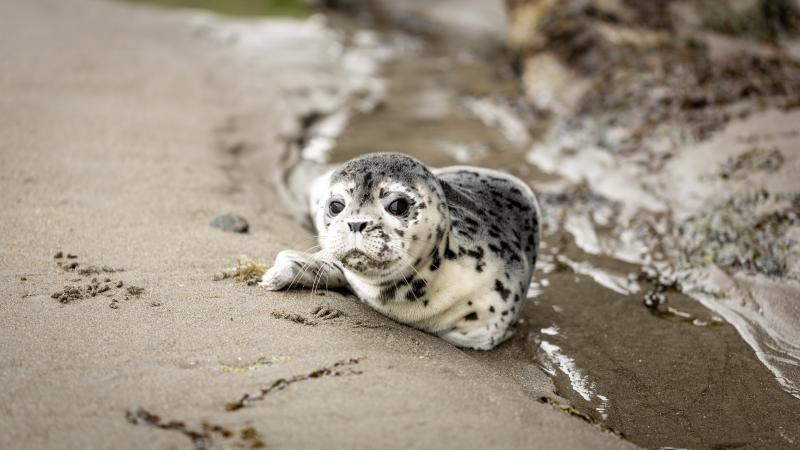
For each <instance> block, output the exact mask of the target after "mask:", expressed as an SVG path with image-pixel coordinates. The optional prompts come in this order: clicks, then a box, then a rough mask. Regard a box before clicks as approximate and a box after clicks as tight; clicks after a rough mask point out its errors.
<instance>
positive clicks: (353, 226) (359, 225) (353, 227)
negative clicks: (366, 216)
mask: <svg viewBox="0 0 800 450" xmlns="http://www.w3.org/2000/svg"><path fill="white" fill-rule="evenodd" d="M347 225H348V226H349V227H350V231H352V232H353V233H360V232H362V231H364V229H366V228H367V222H348V223H347Z"/></svg>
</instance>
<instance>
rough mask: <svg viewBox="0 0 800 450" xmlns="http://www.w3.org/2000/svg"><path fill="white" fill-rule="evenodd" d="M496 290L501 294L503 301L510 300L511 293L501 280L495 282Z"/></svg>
mask: <svg viewBox="0 0 800 450" xmlns="http://www.w3.org/2000/svg"><path fill="white" fill-rule="evenodd" d="M494 290H495V291H497V292H498V293H499V294H500V298H502V299H503V301H506V300H508V296H509V295H511V291H510V290H508V289H506V287H505V285H503V283H502V282H501V281H500V280H494Z"/></svg>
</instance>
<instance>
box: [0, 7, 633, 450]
mask: <svg viewBox="0 0 800 450" xmlns="http://www.w3.org/2000/svg"><path fill="white" fill-rule="evenodd" d="M216 20H217V19H214V18H209V17H207V16H198V15H194V14H193V13H185V12H166V11H162V10H155V9H148V8H138V7H131V6H126V5H123V4H117V3H106V2H100V1H92V0H75V1H73V2H69V4H66V3H64V2H60V1H54V0H39V1H35V2H31V1H22V0H19V1H5V2H2V3H1V4H0V54H2V55H4V61H3V70H2V71H0V94H1V95H0V167H1V169H0V205H1V206H2V210H3V213H2V220H1V221H0V227H1V231H2V232H1V233H0V248H2V253H0V284H1V285H2V291H3V293H4V299H3V302H2V305H0V341H2V342H3V344H4V345H2V347H0V384H2V386H3V387H4V389H3V390H2V392H0V429H2V432H0V447H2V448H4V449H16V448H37V449H39V448H60V449H63V448H75V449H86V448H108V447H113V448H142V447H147V448H193V447H194V448H202V447H203V446H208V445H214V446H226V447H227V446H244V447H253V448H254V447H259V446H260V445H266V446H267V447H271V448H277V447H291V448H305V447H316V446H319V445H320V444H323V445H325V446H330V447H339V448H343V447H347V448H375V447H381V448H401V447H403V448H409V447H411V448H430V447H434V446H441V444H442V443H443V442H444V443H446V445H447V446H450V447H458V448H487V447H503V448H531V447H538V448H577V447H592V448H621V447H632V445H631V444H629V443H628V442H626V441H623V440H620V439H618V438H617V437H615V436H613V435H611V434H609V433H604V432H599V431H598V430H597V429H595V427H593V426H592V425H590V424H587V423H585V422H583V421H581V420H579V419H576V418H574V417H570V416H569V415H567V414H563V413H562V412H561V411H559V410H556V409H554V408H552V407H551V406H549V405H547V404H543V403H541V402H540V401H539V400H538V399H539V398H540V397H542V396H551V397H554V398H556V397H555V395H554V394H553V392H554V387H553V385H552V384H551V382H550V380H549V378H547V377H546V376H545V375H544V373H543V372H542V371H541V370H540V369H539V368H538V367H537V366H536V363H535V362H534V361H533V360H528V359H524V358H521V357H520V354H518V353H515V352H516V350H515V347H513V346H508V347H506V348H504V349H501V350H500V351H498V352H496V353H492V354H474V353H472V352H463V351H461V350H458V349H456V348H454V347H452V346H450V345H448V344H446V343H444V342H442V341H440V340H438V339H436V338H434V337H432V336H429V335H426V334H424V333H420V332H417V331H414V330H411V329H409V328H407V327H404V326H401V325H398V324H395V323H393V322H391V321H390V320H388V319H386V318H384V317H381V316H379V315H378V314H376V313H374V312H373V311H371V310H369V309H368V308H367V307H365V306H362V305H360V304H358V303H357V302H355V301H353V299H351V298H345V297H343V296H341V295H339V294H335V293H324V295H322V294H316V293H315V294H313V295H312V293H310V292H296V293H268V292H265V291H262V290H260V289H257V288H255V287H250V286H247V285H245V284H243V283H237V282H235V281H232V280H223V281H218V282H215V281H212V279H211V276H212V274H213V273H215V272H217V271H219V270H220V269H221V268H225V267H228V266H230V265H232V264H233V262H234V261H235V260H236V257H237V256H238V255H240V254H248V255H251V256H253V257H256V258H258V259H261V260H267V261H268V260H271V258H272V257H273V256H274V255H275V254H276V253H277V252H278V251H279V250H281V249H284V248H290V247H291V248H298V247H302V246H304V245H306V246H310V245H311V243H310V242H308V236H307V235H306V234H305V233H304V232H303V231H302V230H300V229H299V228H298V227H297V226H296V222H295V221H294V219H293V218H292V216H291V214H289V213H288V212H287V211H286V209H285V208H284V207H283V206H282V204H281V201H280V199H279V195H278V191H279V190H280V186H278V185H279V183H280V178H279V177H278V174H277V173H276V172H277V171H276V170H275V168H276V167H278V166H279V165H280V161H281V157H282V155H283V152H284V150H285V143H286V134H285V133H284V128H283V126H284V125H285V124H286V123H287V121H288V122H290V123H292V124H295V125H296V122H297V120H298V118H299V117H301V116H302V115H303V113H305V112H307V103H308V102H309V101H310V100H309V96H311V95H315V94H314V93H315V92H325V91H326V90H327V89H328V88H329V87H330V86H335V85H336V83H339V82H340V81H341V80H339V79H337V76H338V75H339V73H338V72H337V70H338V69H337V68H336V65H335V64H334V63H335V60H334V61H331V59H330V58H328V57H326V56H325V55H328V52H327V47H326V45H327V44H328V43H329V42H330V39H329V38H330V36H329V35H328V34H326V32H325V31H324V30H323V29H321V28H320V26H318V25H315V24H314V23H313V22H304V23H303V24H299V23H297V22H294V21H288V20H274V21H267V22H258V23H257V24H255V25H254V24H253V23H247V24H243V25H242V26H256V27H257V28H258V29H259V30H260V32H262V33H263V34H264V35H266V36H267V39H266V41H267V42H268V43H269V45H271V47H269V51H268V52H263V53H260V54H258V55H255V56H253V54H252V53H247V52H246V50H247V49H248V48H249V47H248V45H250V44H251V42H249V41H241V40H239V41H235V40H234V41H232V40H231V39H227V40H226V36H225V35H223V36H220V35H219V34H218V33H217V31H219V29H218V28H215V26H213V24H214V23H217V22H216ZM209 24H212V25H209ZM233 28H235V27H233ZM233 28H225V27H223V30H231V29H233ZM229 37H230V36H228V38H229ZM298 48H302V49H303V51H302V52H299V51H297V49H298ZM247 55H250V56H247ZM329 64H330V65H331V66H330V67H329V66H328V65H329ZM231 211H232V212H236V213H239V214H241V215H243V216H244V217H246V218H247V219H248V220H249V221H250V232H249V233H248V234H242V235H240V234H231V233H225V232H222V231H220V230H218V229H216V228H212V227H210V226H209V225H208V223H209V222H210V220H211V219H212V218H213V217H215V216H216V215H218V214H222V213H226V212H231ZM58 252H63V257H62V258H60V259H55V258H54V256H55V255H56V254H57V253H58ZM70 254H73V255H75V256H76V258H69V255H70ZM59 262H61V266H59V265H58V263H59ZM73 263H77V264H78V265H77V266H76V267H73V268H72V269H70V268H69V267H72V264H73ZM90 266H95V267H96V270H84V272H81V269H88V268H89V267H90ZM106 266H107V267H106ZM65 268H67V269H66V270H65ZM118 269H123V270H122V271H119V270H118ZM112 270H113V271H112ZM95 278H97V281H93V279H95ZM106 278H108V279H109V281H108V282H106V281H105V279H106ZM119 281H122V286H121V287H117V283H118V282H119ZM106 285H110V287H109V289H108V290H103V289H104V286H106ZM66 286H74V287H75V289H78V290H79V291H80V292H83V293H84V294H87V293H88V295H85V298H81V299H75V300H74V301H71V302H69V303H66V304H65V303H61V302H60V301H59V300H58V299H56V298H53V297H52V294H53V293H55V292H58V291H63V290H64V289H65V287H66ZM92 286H96V287H92ZM134 286H135V287H138V288H141V289H142V290H139V289H133V290H129V289H128V288H129V287H134ZM92 294H94V295H92ZM321 307H322V308H321ZM331 311H335V313H331ZM297 317H302V318H305V320H294V319H295V318H297ZM287 318H288V320H287ZM304 322H305V323H304ZM312 323H313V324H312ZM281 380H282V381H281ZM276 382H277V383H278V384H275V383H276ZM278 385H280V386H283V387H285V388H284V389H280V390H278V389H274V388H273V389H272V390H270V389H269V388H268V387H269V386H278ZM245 394H250V395H251V398H252V399H253V401H252V402H245V407H244V408H241V409H239V408H230V407H229V408H228V410H226V405H230V404H232V402H233V404H236V402H237V401H239V400H241V399H242V398H243V396H244V395H245Z"/></svg>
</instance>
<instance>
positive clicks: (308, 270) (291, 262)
mask: <svg viewBox="0 0 800 450" xmlns="http://www.w3.org/2000/svg"><path fill="white" fill-rule="evenodd" d="M259 285H260V286H263V287H265V288H267V289H269V290H270V291H279V290H282V289H292V288H304V287H307V288H312V289H316V288H320V287H322V288H325V289H332V288H340V287H343V286H346V285H347V281H346V280H345V277H344V274H343V273H342V271H341V269H339V267H337V266H336V265H335V264H333V263H330V262H328V261H326V260H325V255H324V254H323V253H322V252H320V253H313V254H310V253H302V252H298V251H295V250H284V251H282V252H280V253H278V256H277V257H276V258H275V264H274V265H273V266H272V267H271V268H270V269H269V270H267V271H266V272H265V273H264V276H263V277H262V278H261V283H259Z"/></svg>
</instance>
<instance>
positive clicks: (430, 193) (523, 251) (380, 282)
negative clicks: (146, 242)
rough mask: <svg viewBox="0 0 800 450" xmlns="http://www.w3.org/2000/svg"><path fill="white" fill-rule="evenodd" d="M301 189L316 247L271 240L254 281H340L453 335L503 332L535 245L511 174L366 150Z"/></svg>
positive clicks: (460, 341)
mask: <svg viewBox="0 0 800 450" xmlns="http://www.w3.org/2000/svg"><path fill="white" fill-rule="evenodd" d="M400 197H402V198H403V199H406V200H407V202H408V204H409V208H408V211H407V212H406V213H405V214H403V215H400V216H396V215H393V214H391V213H390V212H389V211H388V208H387V206H388V205H387V204H388V202H390V201H392V200H393V199H396V198H400ZM310 198H311V204H310V207H311V214H312V216H313V218H314V222H315V225H316V228H317V231H318V234H319V241H320V245H321V247H322V250H321V251H320V252H318V253H315V254H313V255H309V254H300V253H298V252H292V251H287V252H281V254H279V256H278V258H277V260H276V264H275V266H274V267H273V268H271V269H270V270H269V271H268V272H267V273H266V274H265V275H264V278H263V280H262V285H264V286H266V287H267V288H269V289H275V290H277V289H284V288H289V287H293V286H314V285H318V286H327V287H348V288H349V289H350V290H352V291H353V292H354V293H355V294H356V295H357V296H358V297H359V298H360V299H361V300H362V301H364V302H365V303H367V304H369V305H370V306H372V307H373V308H375V309H376V310H378V311H380V312H381V313H383V314H385V315H386V316H388V317H391V318H393V319H395V320H397V321H399V322H402V323H405V324H408V325H411V326H413V327H416V328H419V329H422V330H425V331H427V332H430V333H434V334H437V335H439V336H441V337H442V338H443V339H445V340H447V341H448V342H451V343H453V344H455V345H458V346H460V347H467V348H475V349H483V350H488V349H492V348H494V347H495V346H496V345H498V344H499V343H501V342H503V341H504V340H505V339H507V338H508V337H509V336H510V335H511V334H512V333H513V325H514V324H515V323H516V321H517V317H518V315H519V312H520V308H521V307H522V303H523V301H524V299H525V298H526V293H527V289H528V285H529V284H530V279H531V273H532V271H533V267H534V265H535V263H536V254H537V251H538V246H539V221H540V213H539V208H538V204H537V202H536V198H535V196H534V195H533V192H532V191H531V190H530V188H528V186H527V185H525V184H524V183H523V182H522V181H520V180H518V179H517V178H514V177H512V176H510V175H508V174H505V173H502V172H498V171H494V170H489V169H482V168H476V167H466V166H459V167H448V168H444V169H438V170H430V169H428V168H427V167H426V166H425V165H424V164H422V163H421V162H419V161H417V160H416V159H413V158H411V157H408V156H405V155H401V154H391V153H374V154H368V155H364V156H362V157H359V158H356V159H354V160H351V161H348V162H347V163H345V164H343V165H342V166H341V167H339V168H338V169H336V170H334V171H332V172H330V173H328V174H326V175H325V176H323V177H321V178H320V179H318V180H317V181H316V182H315V183H314V185H313V186H312V187H311V195H310ZM332 201H337V202H341V203H342V204H343V205H344V209H343V210H342V211H341V212H338V213H333V212H332V211H331V208H330V204H331V202H332ZM353 224H355V225H353ZM354 230H357V231H354ZM303 269H305V270H303ZM321 280H324V282H321Z"/></svg>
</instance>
